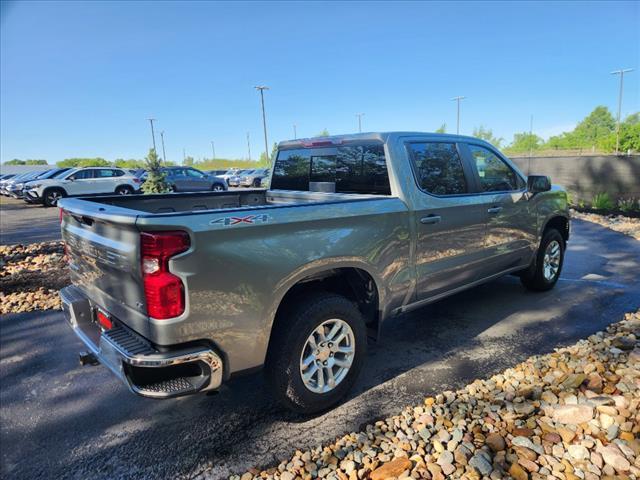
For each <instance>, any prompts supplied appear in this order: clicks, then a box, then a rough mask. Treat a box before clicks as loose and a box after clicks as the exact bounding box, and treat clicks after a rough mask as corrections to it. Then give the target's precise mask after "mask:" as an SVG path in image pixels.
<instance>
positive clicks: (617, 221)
mask: <svg viewBox="0 0 640 480" xmlns="http://www.w3.org/2000/svg"><path fill="white" fill-rule="evenodd" d="M571 216H572V217H573V218H579V219H580V220H586V221H587V222H593V223H597V224H599V225H602V226H604V227H607V228H610V229H611V230H615V231H616V232H620V233H624V234H625V235H629V236H631V237H633V238H635V239H636V240H640V218H630V217H625V216H623V215H598V214H595V213H581V212H577V211H575V210H571Z"/></svg>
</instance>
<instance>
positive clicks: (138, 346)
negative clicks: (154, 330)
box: [60, 285, 223, 398]
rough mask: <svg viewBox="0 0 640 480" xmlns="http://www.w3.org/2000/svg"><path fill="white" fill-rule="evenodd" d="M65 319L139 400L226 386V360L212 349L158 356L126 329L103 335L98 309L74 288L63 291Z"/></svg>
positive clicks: (137, 336)
mask: <svg viewBox="0 0 640 480" xmlns="http://www.w3.org/2000/svg"><path fill="white" fill-rule="evenodd" d="M60 298H61V300H62V308H63V310H64V314H65V317H66V319H67V321H68V322H69V324H70V325H71V328H72V329H73V331H74V332H75V334H76V335H77V336H78V338H80V340H82V342H83V343H84V344H85V346H86V347H87V348H88V350H89V352H90V353H91V354H93V355H94V356H95V357H96V358H97V359H98V360H99V361H100V363H102V364H103V365H105V366H106V367H108V368H109V369H110V370H111V371H112V372H113V373H114V374H115V375H116V376H117V377H118V378H120V379H121V380H122V381H123V382H125V383H126V385H127V386H128V387H129V388H130V389H131V390H132V391H133V392H135V393H137V394H138V395H142V396H144V397H151V398H171V397H177V396H181V395H188V394H190V393H196V392H200V391H206V390H214V389H216V388H218V387H220V385H221V383H222V367H223V365H222V359H221V358H220V357H219V356H218V355H217V354H216V353H215V352H214V351H213V350H211V349H208V348H203V347H196V348H193V347H192V348H186V349H185V348H176V349H175V350H172V351H169V352H158V351H157V350H156V349H155V348H154V347H153V345H151V344H150V343H149V342H148V341H147V340H146V339H144V338H143V337H141V336H139V335H137V334H136V333H135V332H133V331H131V330H130V329H128V328H127V327H125V326H123V325H118V324H117V323H116V324H114V327H113V328H111V329H109V330H103V329H102V328H101V327H100V326H99V325H98V324H97V323H96V322H95V321H94V306H92V305H91V302H90V301H89V299H88V298H87V297H86V296H85V295H84V294H83V293H82V292H81V291H80V290H79V289H78V288H77V287H75V286H73V285H71V286H69V287H65V288H63V289H62V290H61V291H60Z"/></svg>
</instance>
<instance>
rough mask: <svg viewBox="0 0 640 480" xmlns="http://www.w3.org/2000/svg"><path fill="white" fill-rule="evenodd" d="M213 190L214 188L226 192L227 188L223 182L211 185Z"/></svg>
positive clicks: (216, 190)
mask: <svg viewBox="0 0 640 480" xmlns="http://www.w3.org/2000/svg"><path fill="white" fill-rule="evenodd" d="M211 190H213V191H214V192H224V191H225V188H224V185H222V184H221V183H214V184H213V185H212V186H211Z"/></svg>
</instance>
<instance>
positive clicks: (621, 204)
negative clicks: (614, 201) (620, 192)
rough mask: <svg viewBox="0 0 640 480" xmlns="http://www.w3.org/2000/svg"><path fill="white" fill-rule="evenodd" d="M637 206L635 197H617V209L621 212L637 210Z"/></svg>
mask: <svg viewBox="0 0 640 480" xmlns="http://www.w3.org/2000/svg"><path fill="white" fill-rule="evenodd" d="M638 207H639V205H638V202H637V201H636V199H635V198H619V199H618V209H619V210H620V211H621V212H623V213H630V212H633V211H635V210H637V209H638Z"/></svg>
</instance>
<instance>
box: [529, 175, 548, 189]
mask: <svg viewBox="0 0 640 480" xmlns="http://www.w3.org/2000/svg"><path fill="white" fill-rule="evenodd" d="M527 190H529V191H530V192H531V193H540V192H548V191H549V190H551V178H549V177H547V176H546V175H529V176H528V177H527Z"/></svg>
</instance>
